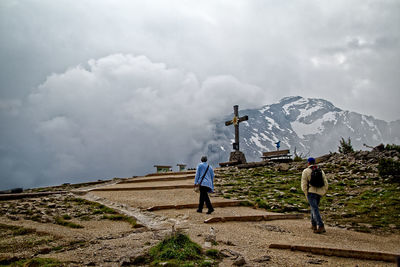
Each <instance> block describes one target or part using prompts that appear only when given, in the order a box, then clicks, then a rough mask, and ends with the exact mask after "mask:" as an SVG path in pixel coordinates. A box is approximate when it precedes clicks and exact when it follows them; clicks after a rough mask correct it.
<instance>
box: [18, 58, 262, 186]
mask: <svg viewBox="0 0 400 267" xmlns="http://www.w3.org/2000/svg"><path fill="white" fill-rule="evenodd" d="M264 96H265V91H263V90H261V89H260V88H258V87H256V86H252V85H248V84H245V83H242V82H240V81H238V80H237V79H236V78H234V77H232V76H213V77H209V78H207V79H206V80H204V81H199V80H198V78H197V77H196V75H194V74H193V73H190V72H187V71H185V70H181V69H174V68H169V67H167V66H166V65H165V64H163V63H154V62H151V61H150V60H149V59H148V58H147V57H145V56H136V57H135V56H132V55H123V54H115V55H110V56H107V57H104V58H100V59H98V60H90V61H89V63H88V66H87V68H83V67H82V66H77V67H73V68H70V69H68V70H67V71H66V72H64V73H61V74H53V75H51V76H50V77H48V78H47V80H46V81H45V82H44V83H43V84H41V85H40V86H39V87H38V88H37V89H36V90H34V92H32V93H31V94H30V95H29V97H28V100H27V102H26V103H25V107H24V108H23V109H22V112H23V113H24V116H26V119H28V120H29V121H30V125H31V126H32V130H33V132H34V133H35V135H37V138H38V140H39V141H38V142H39V143H37V146H38V147H40V148H39V149H38V150H39V151H41V157H43V158H46V157H47V159H46V160H45V161H47V162H49V164H48V165H47V166H44V168H42V169H41V170H40V173H41V175H42V177H41V178H42V179H44V180H45V181H47V182H48V181H51V182H52V183H55V182H63V181H65V180H66V179H67V180H68V179H71V177H72V178H74V177H75V179H72V180H73V181H79V180H82V179H85V177H86V178H87V177H91V176H95V177H96V176H97V177H98V178H103V177H107V176H108V177H110V176H111V177H113V176H132V175H138V174H145V173H146V172H150V171H152V170H153V169H154V168H153V164H170V165H172V166H175V165H176V164H177V163H182V162H183V163H188V164H189V165H190V166H191V167H195V164H196V162H197V161H198V160H199V158H200V156H201V154H202V152H203V150H205V148H204V147H202V145H203V144H204V142H205V141H206V140H207V138H209V137H210V135H211V134H212V127H213V125H212V124H211V121H212V120H214V119H217V118H221V117H222V116H223V115H225V114H228V113H230V112H232V110H231V109H232V105H233V104H235V103H240V104H241V107H243V108H244V107H251V106H259V105H262V104H263V103H265V98H264ZM193 153H194V154H193ZM175 168H176V167H175ZM34 171H37V170H34ZM55 177H57V178H55Z"/></svg>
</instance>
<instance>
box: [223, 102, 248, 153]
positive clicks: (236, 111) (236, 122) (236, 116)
mask: <svg viewBox="0 0 400 267" xmlns="http://www.w3.org/2000/svg"><path fill="white" fill-rule="evenodd" d="M233 114H234V116H233V119H232V120H230V121H226V122H225V126H229V125H231V124H233V125H234V126H235V143H233V150H237V151H239V123H240V122H242V121H247V120H248V119H249V117H248V116H247V115H246V116H243V117H241V118H239V106H238V105H235V106H233Z"/></svg>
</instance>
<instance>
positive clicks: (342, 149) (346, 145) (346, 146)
mask: <svg viewBox="0 0 400 267" xmlns="http://www.w3.org/2000/svg"><path fill="white" fill-rule="evenodd" d="M339 142H340V146H339V153H342V154H348V153H351V152H354V149H353V146H352V145H351V140H350V137H349V138H348V139H347V141H346V140H344V138H343V137H342V139H341V140H340V141H339Z"/></svg>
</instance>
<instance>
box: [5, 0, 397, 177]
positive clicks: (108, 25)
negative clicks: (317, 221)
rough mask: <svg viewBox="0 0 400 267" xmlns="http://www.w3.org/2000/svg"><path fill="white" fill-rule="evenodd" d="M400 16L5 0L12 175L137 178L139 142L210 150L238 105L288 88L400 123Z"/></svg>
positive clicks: (379, 7) (378, 9)
mask: <svg viewBox="0 0 400 267" xmlns="http://www.w3.org/2000/svg"><path fill="white" fill-rule="evenodd" d="M399 25H400V2H399V1H398V0H387V1H381V0H367V1H366V0H352V1H347V0H337V1H318V0H311V1H304V0H296V1H224V0H221V1H197V2H196V1H180V0H168V1H165V0H151V1H128V0H116V1H112V2H110V1H101V0H97V1H93V0H82V1H72V2H71V1H67V0H59V1H53V0H41V1H36V0H23V1H22V0H5V1H0V39H1V42H0V70H1V71H0V89H1V90H0V112H1V114H0V119H1V123H2V125H7V127H5V129H2V131H1V132H0V135H1V143H0V153H1V155H0V156H1V157H0V167H1V168H2V169H3V170H5V171H4V174H3V175H2V177H1V179H2V180H13V177H17V176H18V177H24V175H25V174H26V173H30V174H31V176H32V177H49V176H51V175H53V176H57V177H58V176H60V177H66V176H69V175H72V176H74V175H75V174H73V173H70V171H69V170H71V169H75V170H79V171H81V172H80V173H78V171H77V174H76V175H78V176H80V175H81V174H86V173H85V171H86V172H87V173H91V174H93V175H94V176H97V175H98V174H100V173H102V171H103V169H104V165H105V162H107V161H113V162H112V163H113V164H114V165H113V166H119V167H120V168H119V169H121V170H124V171H121V173H122V174H123V175H125V174H126V173H127V172H128V170H129V171H130V170H133V167H132V168H131V166H133V165H129V163H127V161H121V160H120V158H123V157H130V158H135V157H134V156H135V155H134V152H133V151H139V149H142V148H143V149H147V148H149V149H150V148H151V149H155V148H159V147H163V146H165V145H164V143H165V142H166V141H165V140H163V138H165V136H176V140H179V141H180V140H181V141H182V144H184V145H182V146H181V147H183V146H193V147H194V148H195V149H197V148H198V147H199V146H200V145H199V143H200V142H199V141H198V139H196V138H197V137H198V136H201V137H204V136H203V133H201V131H205V130H204V129H207V127H208V126H209V124H208V123H209V121H208V120H209V119H210V118H214V117H216V116H217V115H218V114H226V113H228V112H231V107H232V105H233V104H239V105H240V106H241V107H245V106H246V105H247V106H250V105H255V106H256V105H261V104H271V103H273V102H274V101H277V100H279V99H281V98H282V97H285V96H288V95H301V96H304V97H318V98H325V99H327V100H329V101H331V102H333V103H334V104H335V105H336V106H338V107H340V108H342V109H346V110H351V111H356V112H359V113H363V114H367V115H373V116H375V117H377V118H380V119H384V120H396V119H399V118H400V108H399V105H398V99H400V90H398V88H399V86H400V75H399V70H400V66H399V62H400V51H399V50H400V45H399V44H400V31H399ZM129 55H135V56H129ZM138 55H142V56H138ZM149 59H150V60H149ZM89 60H91V61H89ZM87 62H89V63H87ZM157 62H163V63H157ZM66 69H67V71H65V70H66ZM52 73H53V74H52ZM32 91H33V92H32ZM106 96H107V97H106ZM208 101H211V102H210V103H209V102H208ZM204 106H206V107H204ZM253 107H254V106H253ZM27 113H28V114H29V116H30V117H29V118H27V117H26V116H25V114H27ZM182 125H185V128H187V129H191V130H190V131H189V130H188V131H187V132H182V133H180V132H179V131H177V130H176V129H177V128H178V127H180V128H182ZM104 129H107V130H108V131H105V132H104V133H103V131H104ZM188 133H190V136H191V138H192V139H190V138H188V137H184V134H188ZM136 135H137V136H148V137H149V138H150V137H151V142H144V141H143V142H138V143H134V144H132V146H136V148H135V149H137V150H134V149H128V148H127V145H126V144H129V143H130V141H129V140H136V139H135V136H136ZM196 135H197V136H196ZM92 136H94V137H93V138H92ZM114 137H115V138H114ZM115 140H121V144H119V143H117V144H116V143H115ZM122 140H124V141H125V143H124V142H122ZM149 140H150V139H149ZM146 141H147V140H146ZM168 142H170V143H171V144H172V145H174V146H176V147H177V148H176V149H175V150H174V151H172V152H168V153H172V154H174V153H175V154H174V160H175V159H176V160H178V159H179V157H181V158H184V157H185V156H186V155H184V153H183V154H181V151H180V150H179V149H180V146H178V145H177V144H176V143H177V142H178V141H174V140H170V141H168ZM174 142H175V143H174ZM185 142H186V143H185ZM150 143H151V144H150ZM36 144H41V145H43V147H41V148H38V147H37V146H36ZM101 145H103V146H104V150H103V151H100V148H99V149H98V150H96V149H97V148H98V147H101ZM88 147H89V149H87V148H88ZM42 148H43V149H42ZM95 148H96V149H95ZM112 148H115V150H117V151H120V155H119V156H115V157H113V158H110V157H109V153H108V152H107V151H110V150H111V149H112ZM165 149H167V148H166V147H165ZM199 149H201V148H199ZM162 152H165V151H162ZM91 153H95V154H96V153H97V154H96V157H95V158H96V159H94V160H93V161H91V162H89V161H87V160H86V161H85V160H84V159H88V158H92V157H93V154H91ZM38 154H39V156H37V155H38ZM161 154H162V153H159V154H157V155H161ZM71 155H80V156H79V157H77V156H71ZM102 159H103V160H104V161H101V160H102ZM158 160H160V161H164V160H165V158H162V159H161V158H150V159H148V158H145V157H143V158H141V159H138V161H139V162H140V163H135V164H136V165H135V166H144V165H149V162H156V161H158ZM60 162H64V163H65V165H62V166H61V165H60V166H58V165H57V164H58V163H60ZM67 163H68V164H67ZM60 164H61V163H60ZM88 164H89V165H90V164H92V165H90V166H88ZM118 164H120V165H118ZM67 165H68V166H69V167H67ZM100 166H101V167H100ZM102 168H103V169H102ZM89 169H91V170H98V171H93V172H89ZM116 169H117V167H115V168H112V170H110V171H109V172H104V176H110V175H115V176H118V175H120V174H119V173H115V170H116ZM44 170H46V172H47V173H44ZM140 170H144V167H143V168H142V167H141V168H140ZM28 176H29V175H28ZM25 179H27V180H30V179H31V178H25ZM38 179H39V178H38ZM40 179H41V178H40ZM77 179H78V178H77ZM44 180H45V178H43V183H45V182H44ZM15 184H17V183H15Z"/></svg>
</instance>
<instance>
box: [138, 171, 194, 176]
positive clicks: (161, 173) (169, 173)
mask: <svg viewBox="0 0 400 267" xmlns="http://www.w3.org/2000/svg"><path fill="white" fill-rule="evenodd" d="M182 174H196V171H195V170H191V171H184V172H158V173H150V174H147V175H146V177H149V176H164V175H182Z"/></svg>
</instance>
